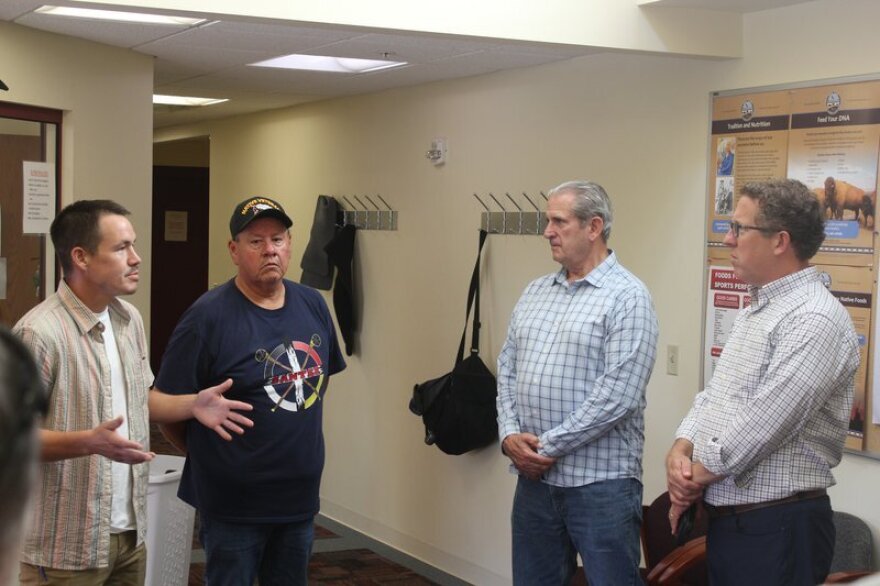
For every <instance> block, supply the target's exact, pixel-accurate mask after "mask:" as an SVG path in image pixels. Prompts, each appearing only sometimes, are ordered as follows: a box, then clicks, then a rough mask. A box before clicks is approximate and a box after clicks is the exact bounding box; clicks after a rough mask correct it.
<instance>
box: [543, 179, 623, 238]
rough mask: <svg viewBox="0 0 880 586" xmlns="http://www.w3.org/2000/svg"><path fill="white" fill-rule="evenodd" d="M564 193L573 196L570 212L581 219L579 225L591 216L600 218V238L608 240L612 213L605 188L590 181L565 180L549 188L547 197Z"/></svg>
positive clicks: (587, 220) (612, 217)
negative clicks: (601, 225)
mask: <svg viewBox="0 0 880 586" xmlns="http://www.w3.org/2000/svg"><path fill="white" fill-rule="evenodd" d="M566 193H570V194H572V195H573V196H574V205H573V206H572V212H574V215H575V217H576V218H577V219H578V220H580V221H581V225H583V224H586V223H587V222H589V221H590V219H591V218H594V217H599V218H602V223H603V226H604V227H603V228H602V240H604V241H605V242H608V239H609V238H611V222H612V220H613V219H614V215H613V213H612V211H611V200H610V199H609V198H608V194H607V193H605V189H604V188H603V187H602V186H601V185H599V184H598V183H593V182H592V181H580V180H578V181H566V182H565V183H562V184H560V185H557V186H556V187H554V188H553V189H551V190H550V193H549V194H548V195H547V197H548V198H550V197H556V196H558V195H563V194H566Z"/></svg>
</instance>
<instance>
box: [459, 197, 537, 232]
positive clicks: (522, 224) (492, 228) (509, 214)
mask: <svg viewBox="0 0 880 586" xmlns="http://www.w3.org/2000/svg"><path fill="white" fill-rule="evenodd" d="M539 193H540V194H541V196H542V197H543V198H544V200H545V201H546V200H547V196H546V195H544V192H539ZM488 195H489V197H490V198H491V199H492V201H494V202H495V205H496V206H497V207H498V208H499V209H500V211H493V209H492V208H490V207H489V206H488V205H486V202H485V201H483V199H482V198H481V197H480V196H479V195H477V194H476V193H475V194H474V197H475V198H476V200H477V201H478V202H480V205H481V206H483V209H485V210H486V211H485V212H481V214H480V227H481V228H482V229H483V230H486V231H487V232H489V233H490V234H515V235H521V236H526V235H531V236H535V235H540V234H543V233H544V228H546V227H547V218H545V217H544V212H542V211H541V209H540V208H539V207H538V206H537V205H536V204H535V201H534V200H533V199H532V198H531V197H529V195H528V194H527V193H526V192H523V193H522V195H523V197H524V198H525V199H526V201H528V202H529V204H530V205H531V206H532V207H533V208H535V211H531V210H527V209H523V206H521V205H520V204H519V202H518V201H517V200H516V199H515V198H514V197H513V196H512V195H510V193H507V192H505V193H504V195H505V196H506V197H507V199H509V200H510V203H512V204H513V205H514V207H515V208H516V211H511V210H508V209H507V208H505V207H504V205H503V204H502V203H501V202H500V201H499V200H498V198H497V197H495V195H494V194H492V193H489V194H488Z"/></svg>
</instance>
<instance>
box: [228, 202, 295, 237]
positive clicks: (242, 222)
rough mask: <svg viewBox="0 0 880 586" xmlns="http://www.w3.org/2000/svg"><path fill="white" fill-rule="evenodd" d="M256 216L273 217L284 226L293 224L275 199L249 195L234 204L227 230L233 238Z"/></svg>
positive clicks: (288, 226)
mask: <svg viewBox="0 0 880 586" xmlns="http://www.w3.org/2000/svg"><path fill="white" fill-rule="evenodd" d="M257 218H275V219H277V220H279V221H280V222H281V223H282V224H284V227H285V228H290V227H291V226H292V225H293V220H291V219H290V216H288V215H287V214H286V213H285V212H284V208H282V207H281V204H280V203H278V202H277V201H275V200H272V199H269V198H268V197H250V198H248V199H246V200H244V201H243V202H241V203H240V204H238V205H237V206H235V211H234V212H232V218H230V220H229V232H230V233H231V234H232V237H233V238H235V237H236V236H237V235H238V233H239V232H241V231H242V230H244V229H245V228H247V227H248V224H250V223H251V222H253V221H254V220H256V219H257Z"/></svg>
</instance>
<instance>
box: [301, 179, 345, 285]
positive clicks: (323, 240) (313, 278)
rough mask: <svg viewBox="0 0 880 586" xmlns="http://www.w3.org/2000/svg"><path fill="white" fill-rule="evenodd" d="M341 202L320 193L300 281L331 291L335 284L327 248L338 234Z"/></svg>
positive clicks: (302, 264)
mask: <svg viewBox="0 0 880 586" xmlns="http://www.w3.org/2000/svg"><path fill="white" fill-rule="evenodd" d="M339 213H340V209H339V202H337V201H336V199H335V198H333V197H331V196H329V195H319V196H318V203H317V206H316V207H315V219H314V221H313V222H312V230H311V233H310V234H309V243H308V245H307V246H306V250H305V252H304V253H303V257H302V262H300V267H302V269H303V273H302V278H301V279H300V283H302V284H303V285H308V286H309V287H314V288H315V289H324V290H325V291H329V290H330V287H331V286H332V285H333V264H332V263H331V262H330V257H329V256H328V254H327V252H326V250H325V248H326V247H327V245H328V244H329V243H330V241H331V240H333V237H334V236H336V231H337V221H338V216H339Z"/></svg>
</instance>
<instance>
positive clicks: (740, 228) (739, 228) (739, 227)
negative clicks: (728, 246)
mask: <svg viewBox="0 0 880 586" xmlns="http://www.w3.org/2000/svg"><path fill="white" fill-rule="evenodd" d="M748 230H757V231H758V232H764V233H765V234H771V233H773V232H779V230H777V229H776V228H768V227H766V226H747V225H745V224H740V223H739V222H731V223H730V228H728V229H727V231H728V232H732V233H733V237H734V238H739V235H740V234H741V233H742V232H746V231H748Z"/></svg>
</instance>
